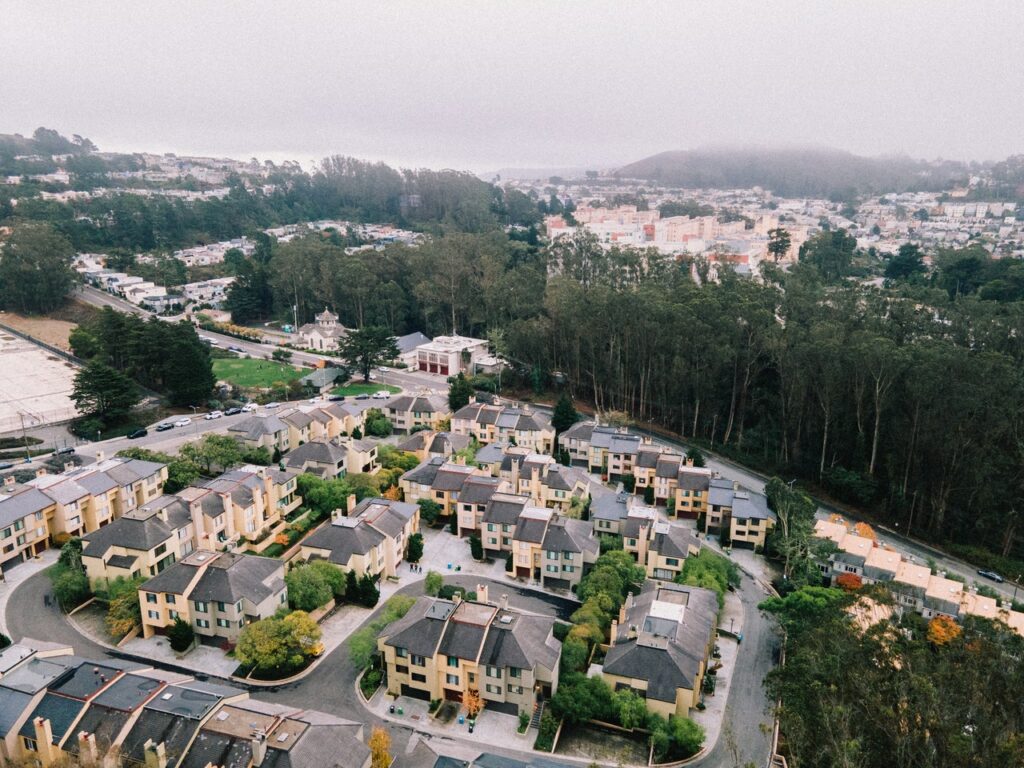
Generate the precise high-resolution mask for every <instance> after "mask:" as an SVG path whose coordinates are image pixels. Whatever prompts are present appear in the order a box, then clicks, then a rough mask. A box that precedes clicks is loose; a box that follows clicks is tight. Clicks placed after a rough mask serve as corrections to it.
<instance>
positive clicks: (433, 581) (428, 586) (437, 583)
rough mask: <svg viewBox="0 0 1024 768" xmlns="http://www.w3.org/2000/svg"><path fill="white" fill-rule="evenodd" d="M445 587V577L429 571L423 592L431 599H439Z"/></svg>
mask: <svg viewBox="0 0 1024 768" xmlns="http://www.w3.org/2000/svg"><path fill="white" fill-rule="evenodd" d="M443 586H444V577H443V576H442V575H441V574H440V573H438V572H437V571H427V578H426V581H425V583H424V585H423V591H424V593H426V594H427V595H429V596H430V597H437V596H438V594H439V593H440V591H441V587H443Z"/></svg>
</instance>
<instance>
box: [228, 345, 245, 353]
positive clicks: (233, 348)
mask: <svg viewBox="0 0 1024 768" xmlns="http://www.w3.org/2000/svg"><path fill="white" fill-rule="evenodd" d="M228 352H235V353H237V354H239V355H244V354H245V350H244V349H242V348H241V347H236V346H235V345H234V344H232V345H231V346H230V347H228Z"/></svg>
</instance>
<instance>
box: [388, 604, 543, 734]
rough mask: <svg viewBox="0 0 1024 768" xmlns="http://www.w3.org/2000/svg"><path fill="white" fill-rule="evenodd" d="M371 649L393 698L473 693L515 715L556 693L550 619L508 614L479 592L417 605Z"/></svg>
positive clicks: (458, 696)
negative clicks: (379, 657)
mask: <svg viewBox="0 0 1024 768" xmlns="http://www.w3.org/2000/svg"><path fill="white" fill-rule="evenodd" d="M377 647H378V649H379V650H380V652H381V654H382V655H383V659H384V665H385V667H386V669H387V684H388V693H390V694H392V695H394V696H399V695H401V696H410V697H413V698H418V699H423V700H425V701H427V700H433V699H444V700H446V701H462V698H463V696H464V694H465V692H466V691H467V690H475V691H478V692H479V694H480V697H481V698H482V699H483V700H484V701H485V706H486V707H487V708H488V709H492V710H494V711H496V712H504V713H508V714H518V713H521V712H525V713H532V712H533V709H534V705H535V703H536V701H537V698H538V696H551V695H553V694H554V693H555V691H556V690H557V688H558V669H559V661H560V658H561V653H562V647H561V643H559V642H558V640H556V639H555V636H554V619H552V618H548V617H544V616H536V615H532V614H527V613H522V612H520V611H517V610H515V609H512V608H509V607H508V605H507V598H506V597H504V596H503V597H502V598H501V600H500V601H499V603H498V604H497V605H494V604H492V603H490V602H489V601H488V594H487V587H484V586H479V587H477V600H476V601H473V602H470V601H460V600H458V599H456V600H455V601H449V600H440V599H429V598H420V599H419V600H418V601H417V602H416V605H414V606H413V607H412V609H411V610H410V611H409V613H407V614H406V615H405V616H404V617H403V618H401V619H399V620H398V621H396V622H394V623H393V624H391V625H390V626H388V627H387V628H386V629H385V630H384V631H383V633H382V634H381V635H380V637H378V638H377Z"/></svg>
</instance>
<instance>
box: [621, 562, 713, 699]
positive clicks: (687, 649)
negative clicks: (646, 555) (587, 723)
mask: <svg viewBox="0 0 1024 768" xmlns="http://www.w3.org/2000/svg"><path fill="white" fill-rule="evenodd" d="M717 623H718V598H717V596H716V595H715V593H714V592H712V591H711V590H709V589H703V588H701V587H690V586H683V585H681V584H672V583H665V582H660V581H648V582H646V583H645V584H644V587H643V589H642V590H641V592H640V594H639V595H630V596H629V597H627V598H626V602H625V603H624V604H623V605H622V608H621V609H620V611H619V617H618V620H617V621H615V622H613V623H612V630H611V640H612V645H611V647H610V648H609V649H608V652H607V654H606V655H605V660H604V664H603V665H602V676H603V677H604V679H605V680H606V681H607V682H608V684H609V685H611V686H612V687H613V688H615V689H616V690H618V689H622V688H629V689H630V690H632V691H634V692H636V693H637V694H639V695H640V696H642V697H643V698H644V699H645V701H646V703H647V708H648V710H650V711H651V712H655V713H657V714H659V715H662V716H663V717H670V716H672V715H675V716H678V717H686V716H687V715H688V714H689V712H690V709H691V708H692V707H695V706H697V704H698V703H699V701H700V692H701V685H702V684H703V681H704V675H705V673H706V671H707V664H708V659H709V658H710V656H711V652H712V651H713V650H714V646H715V638H716V637H717V629H716V627H717Z"/></svg>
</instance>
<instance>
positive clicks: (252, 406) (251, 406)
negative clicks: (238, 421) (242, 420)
mask: <svg viewBox="0 0 1024 768" xmlns="http://www.w3.org/2000/svg"><path fill="white" fill-rule="evenodd" d="M257 408H259V406H258V405H256V403H246V404H245V405H243V406H242V413H252V412H253V411H255V410H256V409H257Z"/></svg>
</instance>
